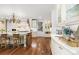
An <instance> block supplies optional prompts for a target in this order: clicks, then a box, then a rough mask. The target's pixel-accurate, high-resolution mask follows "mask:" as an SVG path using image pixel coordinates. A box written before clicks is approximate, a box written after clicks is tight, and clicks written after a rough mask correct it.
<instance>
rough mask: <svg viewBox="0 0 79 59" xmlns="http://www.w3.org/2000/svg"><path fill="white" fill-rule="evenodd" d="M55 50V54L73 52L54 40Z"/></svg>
mask: <svg viewBox="0 0 79 59" xmlns="http://www.w3.org/2000/svg"><path fill="white" fill-rule="evenodd" d="M53 50H54V55H71V54H72V53H71V52H70V51H68V50H67V49H66V48H64V47H63V46H61V45H60V44H58V43H57V42H55V41H53Z"/></svg>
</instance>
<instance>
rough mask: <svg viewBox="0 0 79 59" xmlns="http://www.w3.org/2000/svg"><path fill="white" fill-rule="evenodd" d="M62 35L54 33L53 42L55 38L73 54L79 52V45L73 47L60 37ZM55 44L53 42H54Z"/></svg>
mask: <svg viewBox="0 0 79 59" xmlns="http://www.w3.org/2000/svg"><path fill="white" fill-rule="evenodd" d="M58 36H59V37H62V35H52V42H53V40H54V41H55V42H57V43H58V44H60V45H61V46H63V47H64V48H65V49H67V50H68V51H70V52H71V53H72V54H79V47H71V46H69V45H68V44H65V43H64V42H62V41H61V40H60V39H59V37H58ZM52 45H53V43H52Z"/></svg>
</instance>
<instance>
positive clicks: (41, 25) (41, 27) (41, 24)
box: [38, 22, 43, 31]
mask: <svg viewBox="0 0 79 59" xmlns="http://www.w3.org/2000/svg"><path fill="white" fill-rule="evenodd" d="M38 31H43V22H38Z"/></svg>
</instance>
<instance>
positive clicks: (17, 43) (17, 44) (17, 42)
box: [13, 34, 20, 47]
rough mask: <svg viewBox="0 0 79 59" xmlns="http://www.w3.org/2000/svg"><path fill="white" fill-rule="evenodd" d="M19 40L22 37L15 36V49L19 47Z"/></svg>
mask: <svg viewBox="0 0 79 59" xmlns="http://www.w3.org/2000/svg"><path fill="white" fill-rule="evenodd" d="M19 40H20V35H19V34H13V47H19Z"/></svg>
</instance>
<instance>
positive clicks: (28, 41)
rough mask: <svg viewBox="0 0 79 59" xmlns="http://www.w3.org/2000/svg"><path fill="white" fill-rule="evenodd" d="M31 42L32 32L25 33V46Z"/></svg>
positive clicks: (28, 45)
mask: <svg viewBox="0 0 79 59" xmlns="http://www.w3.org/2000/svg"><path fill="white" fill-rule="evenodd" d="M31 44H32V32H31V33H28V34H27V35H26V45H27V48H28V47H31Z"/></svg>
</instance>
